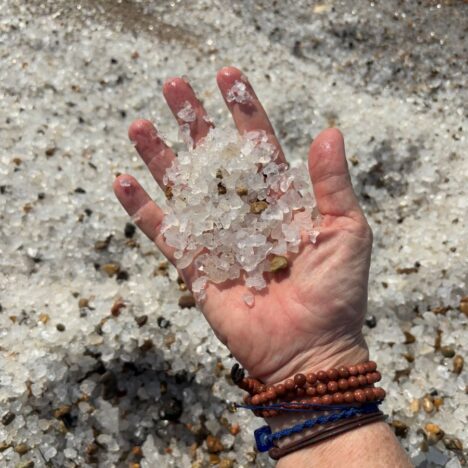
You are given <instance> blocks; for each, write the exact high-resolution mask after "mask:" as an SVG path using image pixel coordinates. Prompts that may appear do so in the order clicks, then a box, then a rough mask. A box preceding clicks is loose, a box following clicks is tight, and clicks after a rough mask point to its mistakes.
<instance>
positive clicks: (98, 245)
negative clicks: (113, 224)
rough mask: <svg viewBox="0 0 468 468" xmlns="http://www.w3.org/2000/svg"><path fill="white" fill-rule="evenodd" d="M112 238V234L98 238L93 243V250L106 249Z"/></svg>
mask: <svg viewBox="0 0 468 468" xmlns="http://www.w3.org/2000/svg"><path fill="white" fill-rule="evenodd" d="M111 239H112V234H110V235H109V236H107V237H106V238H105V239H104V240H98V241H96V242H95V243H94V250H96V252H99V251H101V250H106V249H107V247H109V244H110V241H111Z"/></svg>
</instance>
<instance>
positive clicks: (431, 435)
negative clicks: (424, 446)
mask: <svg viewBox="0 0 468 468" xmlns="http://www.w3.org/2000/svg"><path fill="white" fill-rule="evenodd" d="M424 429H425V431H426V434H427V441H428V442H429V444H430V445H434V444H436V443H437V442H439V440H440V439H442V437H443V436H444V431H443V430H442V429H441V428H440V426H438V425H437V424H434V423H427V424H426V425H425V426H424Z"/></svg>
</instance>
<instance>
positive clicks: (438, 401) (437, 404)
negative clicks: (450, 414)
mask: <svg viewBox="0 0 468 468" xmlns="http://www.w3.org/2000/svg"><path fill="white" fill-rule="evenodd" d="M432 402H433V403H434V407H435V409H436V410H437V411H439V408H440V407H441V406H442V405H443V404H444V399H443V398H442V397H435V398H434V399H433V401H432Z"/></svg>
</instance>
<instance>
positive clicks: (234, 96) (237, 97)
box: [226, 81, 252, 104]
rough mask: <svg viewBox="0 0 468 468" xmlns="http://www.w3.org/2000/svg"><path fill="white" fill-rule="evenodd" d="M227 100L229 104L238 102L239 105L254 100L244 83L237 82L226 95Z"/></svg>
mask: <svg viewBox="0 0 468 468" xmlns="http://www.w3.org/2000/svg"><path fill="white" fill-rule="evenodd" d="M226 99H227V101H228V102H233V101H235V102H238V103H239V104H245V103H246V102H249V101H250V100H251V99H252V96H251V94H250V93H249V92H248V91H247V86H246V85H245V83H242V81H235V82H234V84H233V85H232V87H231V88H230V89H229V90H228V92H227V93H226Z"/></svg>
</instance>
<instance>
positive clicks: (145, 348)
mask: <svg viewBox="0 0 468 468" xmlns="http://www.w3.org/2000/svg"><path fill="white" fill-rule="evenodd" d="M153 348H154V343H153V341H152V340H145V341H144V342H143V344H142V345H141V346H140V351H142V352H143V353H147V352H148V351H150V350H151V349H153Z"/></svg>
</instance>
